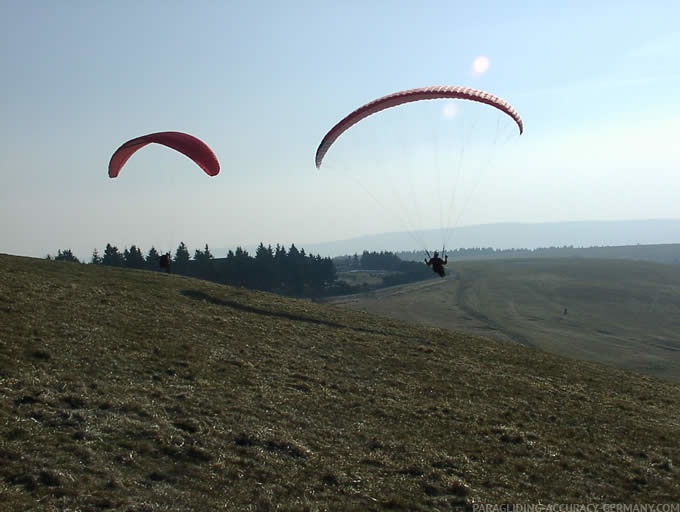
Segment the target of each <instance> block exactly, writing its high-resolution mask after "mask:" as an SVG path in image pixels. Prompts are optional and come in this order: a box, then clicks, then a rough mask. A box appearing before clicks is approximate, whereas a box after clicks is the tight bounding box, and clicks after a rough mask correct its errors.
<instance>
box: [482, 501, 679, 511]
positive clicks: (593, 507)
mask: <svg viewBox="0 0 680 512" xmlns="http://www.w3.org/2000/svg"><path fill="white" fill-rule="evenodd" d="M472 510H473V512H680V504H679V503H631V504H627V503H580V504H579V503H536V504H532V503H515V504H511V503H508V504H503V505H491V504H488V505H487V504H483V503H475V504H474V505H472Z"/></svg>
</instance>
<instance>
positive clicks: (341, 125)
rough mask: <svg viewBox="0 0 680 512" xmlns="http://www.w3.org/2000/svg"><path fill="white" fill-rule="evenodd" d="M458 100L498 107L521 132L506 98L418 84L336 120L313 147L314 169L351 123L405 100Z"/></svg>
mask: <svg viewBox="0 0 680 512" xmlns="http://www.w3.org/2000/svg"><path fill="white" fill-rule="evenodd" d="M446 98H449V99H459V100H468V101H476V102H479V103H485V104H486V105H489V106H491V107H494V108H497V109H498V110H500V111H502V112H504V113H505V114H507V115H508V116H510V117H511V118H512V119H513V120H514V121H515V123H516V124H517V127H518V128H519V133H520V134H521V133H522V132H523V131H524V124H523V123H522V118H521V117H520V116H519V114H518V113H517V111H516V110H515V109H514V108H513V107H512V105H510V104H509V103H508V102H507V101H505V100H502V99H500V98H499V97H497V96H494V95H493V94H490V93H488V92H485V91H480V90H477V89H471V88H469V87H460V86H455V85H438V86H433V87H421V88H418V89H408V90H405V91H399V92H395V93H392V94H388V95H387V96H383V97H382V98H378V99H377V100H373V101H371V102H370V103H366V104H365V105H363V106H362V107H359V108H358V109H356V110H355V111H354V112H352V113H351V114H348V115H347V116H346V117H345V118H343V119H342V120H341V121H340V122H338V123H337V124H336V125H335V126H334V127H333V128H331V129H330V131H329V132H328V133H327V134H326V135H325V136H324V138H323V140H322V141H321V144H319V147H318V149H317V150H316V167H317V169H318V168H320V167H321V162H322V161H323V157H324V156H325V155H326V152H327V151H328V150H329V149H330V147H331V146H332V145H333V143H334V142H335V141H336V140H337V138H338V137H340V135H342V134H343V133H344V132H345V131H347V130H348V129H349V128H351V127H352V126H354V125H355V124H356V123H358V122H359V121H361V120H362V119H365V118H367V117H368V116H370V115H373V114H375V113H377V112H380V111H381V110H385V109H388V108H392V107H396V106H398V105H403V104H404V103H411V102H413V101H421V100H435V99H446Z"/></svg>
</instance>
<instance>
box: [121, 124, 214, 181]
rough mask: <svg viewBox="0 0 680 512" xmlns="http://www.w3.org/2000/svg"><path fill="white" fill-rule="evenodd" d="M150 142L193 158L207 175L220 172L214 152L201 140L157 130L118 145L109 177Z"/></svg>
mask: <svg viewBox="0 0 680 512" xmlns="http://www.w3.org/2000/svg"><path fill="white" fill-rule="evenodd" d="M152 143H156V144H162V145H164V146H167V147H169V148H172V149H174V150H175V151H179V152H180V153H182V154H183V155H185V156H187V157H188V158H190V159H191V160H193V161H194V162H195V163H196V165H198V166H199V167H200V168H201V169H203V171H204V172H205V173H206V174H207V175H208V176H217V175H218V174H219V172H220V163H219V161H218V160H217V157H216V156H215V153H214V152H213V151H212V149H210V147H208V145H207V144H205V142H203V141H202V140H200V139H197V138H196V137H194V136H193V135H189V134H188V133H182V132H158V133H150V134H148V135H143V136H141V137H137V138H134V139H131V140H129V141H127V142H126V143H124V144H123V145H122V146H120V147H119V148H118V149H117V150H116V151H115V152H114V153H113V155H112V156H111V160H110V162H109V177H110V178H115V177H117V176H118V174H119V173H120V170H121V169H122V168H123V166H124V165H125V163H126V162H127V161H128V160H129V159H130V157H131V156H132V155H133V154H134V153H136V152H137V151H139V150H140V149H142V148H143V147H144V146H146V145H148V144H152Z"/></svg>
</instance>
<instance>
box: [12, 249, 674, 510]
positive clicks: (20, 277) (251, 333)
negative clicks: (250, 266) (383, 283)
mask: <svg viewBox="0 0 680 512" xmlns="http://www.w3.org/2000/svg"><path fill="white" fill-rule="evenodd" d="M0 433H1V435H0V502H2V505H3V507H2V508H3V510H4V511H19V510H21V511H26V510H41V511H50V510H120V511H123V510H124V511H139V512H141V511H160V510H196V511H199V510H200V511H204V510H253V511H255V510H258V511H266V510H309V511H317V510H384V509H389V510H435V509H439V510H441V509H450V508H457V507H462V508H471V505H472V504H473V503H480V502H481V503H501V502H520V503H536V502H538V501H543V502H546V501H547V500H550V501H552V502H577V503H602V502H604V503H610V502H617V501H619V502H626V503H634V502H646V503H659V502H670V501H674V500H675V499H677V497H678V496H680V473H679V471H680V470H678V467H679V465H680V446H679V445H678V443H677V439H678V435H679V434H680V386H678V385H673V384H670V383H668V382H665V381H661V380H657V379H653V378H649V377H644V376H641V375H638V374H634V373H629V372H625V371H619V370H616V369H612V368H608V367H605V366H601V365H597V364H591V363H580V362H576V361H573V360H570V359H565V358H560V357H557V356H554V355H550V354H547V353H544V352H541V351H537V350H534V349H531V348H526V347H523V346H519V345H516V344H509V343H501V342H495V341H491V340H487V339H482V338H475V337H472V336H467V335H461V334H453V333H451V332H449V331H445V330H443V329H435V328H427V327H418V326H413V325H409V324H405V323H401V322H397V321H395V320H389V319H382V318H379V317H375V316H371V315H367V314H362V313H359V312H353V311H349V310H346V309H344V308H339V307H333V306H328V305H320V304H313V303H309V302H306V301H296V300H290V299H286V298H283V297H278V296H274V295H269V294H264V293H254V292H250V291H246V290H241V289H235V288H230V287H224V286H219V285H216V284H212V283H208V282H201V281H196V280H192V279H188V278H183V277H178V276H171V275H165V274H159V273H150V272H144V271H126V270H122V269H114V268H105V267H95V266H90V265H74V264H68V263H55V262H49V261H44V260H37V259H29V258H18V257H12V256H6V255H0Z"/></svg>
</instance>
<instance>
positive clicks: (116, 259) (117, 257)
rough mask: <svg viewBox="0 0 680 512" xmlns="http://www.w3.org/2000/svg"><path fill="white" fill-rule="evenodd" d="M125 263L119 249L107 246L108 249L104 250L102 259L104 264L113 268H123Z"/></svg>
mask: <svg viewBox="0 0 680 512" xmlns="http://www.w3.org/2000/svg"><path fill="white" fill-rule="evenodd" d="M123 262H124V260H123V255H122V254H121V253H120V252H119V251H118V247H116V246H115V245H111V244H106V249H104V256H103V258H102V264H103V265H109V266H111V267H122V266H123Z"/></svg>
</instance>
